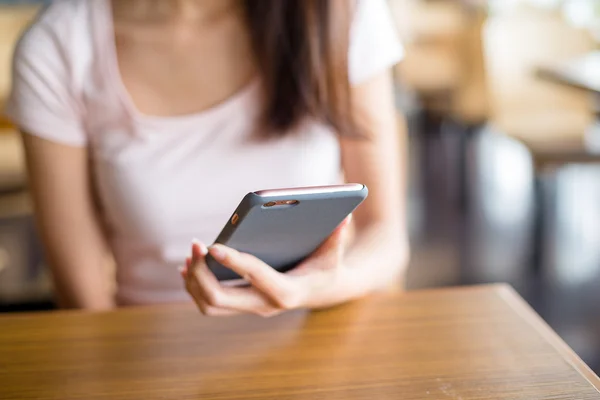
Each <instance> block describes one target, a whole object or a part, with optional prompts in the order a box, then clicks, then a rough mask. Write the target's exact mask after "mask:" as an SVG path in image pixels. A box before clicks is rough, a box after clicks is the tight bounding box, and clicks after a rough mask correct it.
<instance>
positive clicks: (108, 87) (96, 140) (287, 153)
mask: <svg viewBox="0 0 600 400" xmlns="http://www.w3.org/2000/svg"><path fill="white" fill-rule="evenodd" d="M85 4H89V5H87V6H86V7H89V8H90V9H89V10H88V12H89V18H90V20H91V25H92V28H91V29H90V34H91V36H92V38H91V39H90V40H92V41H93V43H94V46H93V52H92V54H91V55H90V56H89V60H88V61H87V63H86V64H85V68H82V71H81V72H78V73H76V74H79V75H81V77H80V82H81V86H82V87H81V92H82V94H81V97H82V103H83V107H84V108H85V114H86V117H85V122H86V130H87V133H88V136H89V138H90V141H89V143H90V148H91V154H92V157H93V170H94V179H95V182H96V188H97V191H98V196H99V203H100V205H101V213H102V216H103V218H104V221H105V223H106V227H107V233H108V239H109V242H110V244H111V247H112V250H113V253H114V255H115V259H116V261H117V280H118V293H117V296H118V301H119V302H120V303H121V304H135V303H155V302H165V301H188V300H189V296H188V295H187V294H186V293H185V290H184V288H183V284H182V281H181V279H180V277H179V275H178V273H177V267H179V266H180V265H181V264H182V263H183V262H184V258H185V257H186V256H187V255H188V252H189V246H190V242H191V240H192V239H193V238H195V237H196V238H198V239H200V240H202V241H204V242H206V243H211V242H212V241H213V240H214V239H215V238H216V236H217V235H218V233H219V231H220V229H221V228H222V227H223V225H224V224H225V222H226V221H227V219H228V218H229V216H230V214H231V212H232V211H233V210H234V208H235V207H236V206H237V204H238V202H239V201H240V200H241V199H242V197H243V196H244V195H245V194H246V193H248V192H251V191H256V190H261V189H272V188H280V187H297V186H320V185H327V184H335V183H340V181H341V173H340V154H339V153H340V148H339V142H338V139H337V135H336V134H335V133H334V132H332V131H331V130H330V129H329V128H327V127H325V126H323V125H320V124H317V123H313V122H310V121H306V123H305V124H303V125H302V126H300V127H299V128H298V129H297V131H294V132H289V133H287V134H286V135H284V136H279V137H276V138H272V139H270V140H257V139H256V138H255V136H254V129H255V127H256V126H257V119H258V116H259V113H260V111H261V110H262V108H261V96H260V94H261V90H260V82H259V81H258V80H257V79H255V78H254V77H255V75H256V73H255V68H254V65H253V59H252V57H251V52H250V47H249V43H248V38H247V37H246V34H245V32H244V31H243V29H242V28H243V24H242V23H241V20H240V19H239V16H235V15H234V16H232V17H231V19H223V20H221V21H220V22H219V23H217V26H215V31H210V30H208V29H207V30H206V31H205V32H202V28H199V29H200V31H198V32H197V33H196V34H192V32H193V30H189V29H185V30H174V29H173V28H172V27H169V26H141V25H136V24H134V23H131V22H128V21H125V20H123V21H121V20H120V19H119V18H118V17H117V18H116V20H115V21H113V20H112V19H111V14H112V13H111V8H110V4H111V3H110V0H98V1H94V2H85ZM79 6H80V7H83V5H81V3H79ZM228 18H229V17H228ZM113 22H114V24H113ZM113 25H114V28H113ZM142 33H143V34H142ZM158 60H160V61H158Z"/></svg>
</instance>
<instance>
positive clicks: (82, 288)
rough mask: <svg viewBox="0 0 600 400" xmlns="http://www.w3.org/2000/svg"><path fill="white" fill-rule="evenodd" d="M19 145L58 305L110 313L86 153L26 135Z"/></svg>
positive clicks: (110, 300)
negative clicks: (23, 152)
mask: <svg viewBox="0 0 600 400" xmlns="http://www.w3.org/2000/svg"><path fill="white" fill-rule="evenodd" d="M23 140H24V143H25V154H26V159H27V167H28V171H29V179H30V186H31V192H32V195H33V201H34V206H35V215H36V219H37V223H38V228H39V231H40V234H41V237H42V240H43V242H44V245H45V249H46V258H47V260H48V262H49V264H50V267H51V270H52V273H53V278H54V284H55V290H56V294H57V299H58V302H59V305H60V306H61V307H65V308H85V309H93V310H104V309H109V308H112V307H114V300H113V296H112V293H111V290H110V285H109V279H108V274H107V273H106V265H107V260H108V258H107V255H108V251H107V246H106V241H105V238H104V235H103V232H102V229H101V226H100V223H99V221H98V218H97V213H96V208H95V206H94V199H93V195H92V193H93V192H92V185H91V179H90V171H89V160H88V150H87V149H86V148H84V147H82V148H80V147H72V146H65V145H61V144H57V143H54V142H51V141H48V140H45V139H41V138H39V137H36V136H32V135H29V134H26V133H25V134H23Z"/></svg>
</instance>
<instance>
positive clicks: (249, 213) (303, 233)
mask: <svg viewBox="0 0 600 400" xmlns="http://www.w3.org/2000/svg"><path fill="white" fill-rule="evenodd" d="M368 192H369V191H368V189H367V187H366V186H365V185H362V184H344V185H333V186H318V187H304V188H295V189H275V190H262V191H258V192H253V193H248V194H247V195H246V196H245V197H244V198H243V200H242V201H241V203H240V204H239V206H238V207H237V209H236V210H235V211H234V213H233V214H232V216H231V217H230V219H229V221H228V222H227V224H226V225H225V227H224V228H223V230H222V231H221V233H220V234H219V236H218V237H217V239H216V240H215V243H221V244H224V245H226V246H229V247H231V248H234V249H236V250H238V251H241V252H244V253H249V254H252V255H254V256H256V257H258V258H259V259H261V260H262V261H264V262H265V263H266V264H268V265H270V266H271V267H273V268H275V269H276V270H277V271H280V272H286V271H289V270H291V269H293V268H294V267H295V266H297V265H298V264H299V263H300V262H302V261H303V260H304V259H305V258H306V257H308V256H309V255H311V254H312V253H313V252H314V251H315V250H316V249H317V248H318V247H319V246H320V245H321V244H322V243H323V242H324V241H325V239H327V238H328V237H329V236H330V235H331V233H332V232H333V231H334V230H335V228H337V227H338V225H339V224H340V223H342V222H343V221H344V219H345V218H346V217H347V216H348V215H349V214H350V213H352V212H353V211H354V210H355V209H356V207H358V206H359V205H360V204H361V203H362V202H363V201H364V200H365V199H366V198H367V195H368ZM206 262H207V265H208V267H209V269H210V270H211V271H212V272H213V273H214V274H215V276H216V277H217V279H219V280H220V281H238V280H239V279H240V276H239V275H237V274H236V273H235V272H233V271H231V270H230V269H228V268H225V267H223V266H222V265H221V264H219V263H218V262H217V261H216V260H215V259H214V258H212V257H211V256H210V255H208V256H207V259H206Z"/></svg>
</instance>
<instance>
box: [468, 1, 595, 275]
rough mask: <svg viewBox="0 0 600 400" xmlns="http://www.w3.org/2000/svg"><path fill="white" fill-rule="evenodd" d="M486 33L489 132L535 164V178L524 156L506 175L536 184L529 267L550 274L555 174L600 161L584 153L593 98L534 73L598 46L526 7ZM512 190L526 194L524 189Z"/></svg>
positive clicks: (497, 19) (552, 16) (498, 19)
mask: <svg viewBox="0 0 600 400" xmlns="http://www.w3.org/2000/svg"><path fill="white" fill-rule="evenodd" d="M483 32H484V33H483V37H484V48H485V53H484V55H485V66H486V75H487V85H488V93H489V99H490V103H489V104H490V123H489V128H488V129H489V130H491V131H493V132H494V133H500V134H504V135H506V137H507V138H511V139H513V140H514V141H516V143H520V144H521V145H522V146H525V148H526V149H527V150H528V153H529V155H530V157H531V158H530V161H529V162H530V163H531V164H532V167H533V170H532V171H530V170H529V168H527V167H525V166H523V162H522V160H523V159H524V158H523V156H520V158H519V160H521V161H515V162H512V163H510V164H509V163H506V164H504V169H503V173H504V175H507V176H512V178H511V179H513V180H516V181H518V182H521V181H522V179H519V178H520V177H522V176H531V177H532V178H533V179H532V180H531V182H530V184H529V187H530V189H529V190H530V193H531V194H532V196H533V201H534V204H533V205H534V206H535V207H534V208H533V212H534V213H535V215H534V224H533V230H532V233H533V240H532V246H530V247H531V249H530V254H531V259H530V260H529V262H528V263H527V264H529V265H532V266H533V269H532V270H531V271H530V272H533V273H542V274H546V272H545V271H543V270H541V271H540V268H543V267H547V266H548V260H547V259H548V254H549V253H550V252H551V250H552V249H550V247H551V246H548V244H550V243H549V242H548V232H549V231H550V230H549V224H552V222H551V221H552V218H551V217H552V212H553V211H554V210H555V208H556V201H558V200H559V198H557V197H556V191H555V189H556V184H555V183H556V177H557V176H558V175H557V174H556V171H557V170H558V169H562V168H563V167H564V166H566V165H569V164H577V163H586V162H597V161H600V155H597V154H594V153H592V152H590V151H588V150H587V149H586V146H585V133H586V130H587V129H588V128H589V126H591V124H592V123H593V121H594V104H593V99H592V97H591V96H589V95H588V94H587V93H585V92H583V91H579V90H576V89H572V88H569V87H566V86H562V85H560V84H556V83H553V82H549V81H546V80H544V79H541V78H539V77H538V76H537V74H536V71H537V69H538V68H540V67H541V66H544V65H552V64H556V63H560V62H563V61H566V60H568V59H571V58H574V57H577V56H580V55H582V54H584V53H587V52H589V51H590V50H591V49H593V47H594V44H593V41H592V38H591V36H590V35H589V33H587V32H586V31H583V30H580V29H577V28H574V27H571V26H569V25H568V24H567V23H566V22H565V21H564V20H563V19H562V17H561V15H560V14H558V13H555V12H552V11H547V10H545V11H542V10H539V9H534V8H530V7H526V6H523V7H519V8H517V9H515V10H513V11H511V12H509V13H504V14H500V15H497V16H494V17H491V18H490V19H489V20H488V22H487V23H486V26H485V28H484V30H483ZM513 147H515V150H513V154H517V153H518V154H522V152H521V151H520V150H517V148H518V147H519V146H517V145H513ZM511 157H513V158H514V157H515V156H511ZM509 158H510V157H509ZM480 161H481V160H480ZM518 165H521V167H520V169H517V167H516V166H518ZM514 190H525V191H526V192H525V193H524V195H526V194H527V189H526V188H525V187H524V186H523V185H522V184H520V186H519V189H518V188H514ZM487 201H488V202H490V201H492V200H490V199H488V200H487ZM492 202H493V201H492ZM504 206H505V207H506V209H507V210H510V212H511V213H514V212H516V213H517V214H519V213H520V211H518V210H515V208H516V207H525V208H526V209H527V208H529V207H530V206H529V205H528V204H527V201H524V202H521V203H520V205H519V204H505V205H504ZM488 217H489V215H487V216H485V217H484V219H486V218H488Z"/></svg>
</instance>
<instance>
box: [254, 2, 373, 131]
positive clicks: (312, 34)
mask: <svg viewBox="0 0 600 400" xmlns="http://www.w3.org/2000/svg"><path fill="white" fill-rule="evenodd" d="M367 1H368V0H367ZM352 4H353V1H351V0H244V7H245V13H246V17H247V21H248V27H249V30H250V37H251V41H252V45H253V49H254V53H255V55H256V59H257V64H258V68H259V73H260V76H261V79H262V83H263V87H264V94H265V104H264V107H265V109H264V116H263V117H264V119H263V127H264V128H266V129H267V130H268V131H270V132H277V133H285V132H286V131H289V130H290V129H293V128H294V127H296V126H297V125H298V124H299V123H301V122H302V121H303V120H305V119H307V118H311V119H314V120H317V121H319V122H323V123H325V124H327V125H329V126H330V127H332V128H333V129H334V130H336V131H337V132H338V133H340V134H343V135H349V136H355V135H359V134H358V129H357V125H356V123H355V119H354V116H353V114H352V98H351V90H350V82H349V76H348V48H349V41H350V40H349V37H350V22H351V13H352V11H353V7H351V5H352Z"/></svg>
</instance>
